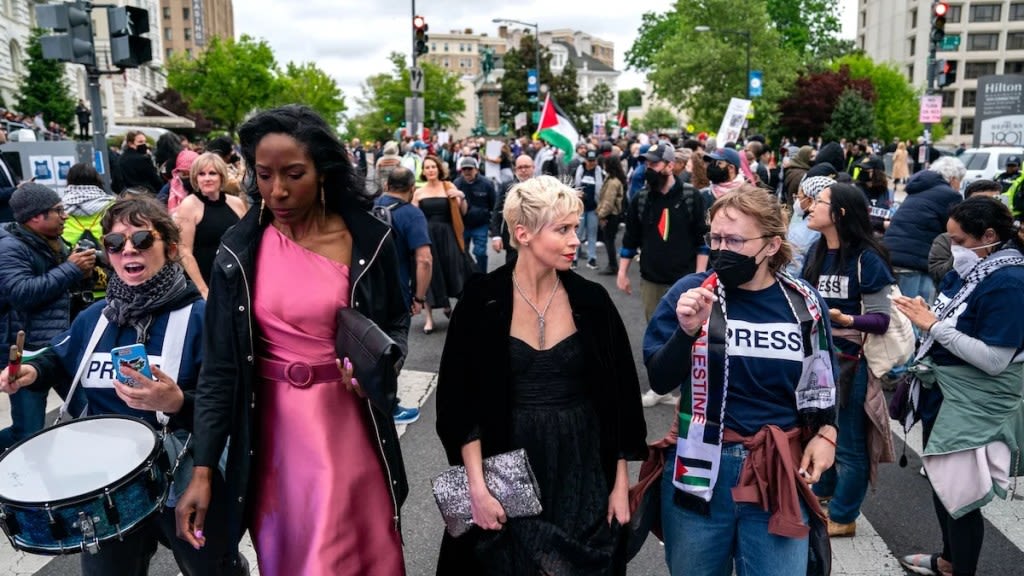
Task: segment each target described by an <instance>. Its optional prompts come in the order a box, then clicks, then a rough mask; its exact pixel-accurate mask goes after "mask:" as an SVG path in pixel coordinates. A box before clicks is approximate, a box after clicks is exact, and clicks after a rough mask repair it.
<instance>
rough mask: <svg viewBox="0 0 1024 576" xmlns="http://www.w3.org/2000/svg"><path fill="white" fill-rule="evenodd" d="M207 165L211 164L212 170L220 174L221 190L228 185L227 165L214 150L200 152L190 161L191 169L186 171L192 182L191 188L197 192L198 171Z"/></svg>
mask: <svg viewBox="0 0 1024 576" xmlns="http://www.w3.org/2000/svg"><path fill="white" fill-rule="evenodd" d="M207 166H211V167H212V168H213V170H214V172H216V173H217V174H220V189H221V191H222V192H223V191H224V188H225V187H226V186H227V185H228V165H227V164H225V163H224V159H223V158H221V157H220V156H219V155H218V154H216V153H215V152H206V153H204V154H201V155H200V156H199V157H198V158H196V159H195V161H193V162H192V169H191V170H189V173H188V181H189V182H191V183H192V189H193V190H195V191H196V192H199V178H198V175H199V171H200V170H202V169H204V168H206V167H207Z"/></svg>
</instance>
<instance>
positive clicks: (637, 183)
mask: <svg viewBox="0 0 1024 576" xmlns="http://www.w3.org/2000/svg"><path fill="white" fill-rule="evenodd" d="M650 149H651V147H650V145H648V144H641V145H640V147H639V148H637V157H636V165H635V166H634V167H633V170H632V172H630V173H629V176H628V178H629V190H628V191H627V192H626V199H627V200H629V201H630V202H632V201H633V198H635V197H636V193H637V192H639V191H640V189H641V188H643V187H644V178H646V176H645V174H646V172H647V152H649V151H650Z"/></svg>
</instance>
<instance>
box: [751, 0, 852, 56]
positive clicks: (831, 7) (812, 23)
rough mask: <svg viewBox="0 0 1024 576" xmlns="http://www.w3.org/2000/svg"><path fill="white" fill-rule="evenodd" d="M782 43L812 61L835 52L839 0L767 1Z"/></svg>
mask: <svg viewBox="0 0 1024 576" xmlns="http://www.w3.org/2000/svg"><path fill="white" fill-rule="evenodd" d="M767 9H768V15H769V16H770V17H771V19H772V22H774V23H775V28H776V29H777V30H778V31H779V34H781V35H782V43H783V44H784V45H785V46H787V47H789V48H792V49H793V50H795V51H796V52H797V53H798V54H800V55H801V56H803V57H804V61H805V62H812V61H814V60H815V59H816V58H820V57H821V56H822V55H823V54H824V53H826V52H829V51H832V50H833V49H834V47H835V43H836V41H837V36H838V34H839V30H840V23H839V2H838V0H767Z"/></svg>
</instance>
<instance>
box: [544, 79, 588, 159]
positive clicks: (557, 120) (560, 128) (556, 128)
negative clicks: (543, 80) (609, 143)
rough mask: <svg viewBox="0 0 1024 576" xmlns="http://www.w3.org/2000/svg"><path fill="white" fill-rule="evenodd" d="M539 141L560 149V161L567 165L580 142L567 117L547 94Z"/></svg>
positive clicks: (574, 128) (578, 135) (577, 133)
mask: <svg viewBox="0 0 1024 576" xmlns="http://www.w3.org/2000/svg"><path fill="white" fill-rule="evenodd" d="M538 132H539V134H540V138H541V140H544V141H545V142H548V143H549V144H551V145H552V146H554V147H555V148H558V149H560V150H561V151H562V152H563V154H562V159H563V160H564V161H565V163H566V164H568V163H569V162H570V161H571V160H572V156H573V153H574V152H575V151H576V143H577V142H579V141H580V133H579V132H577V131H576V127H575V126H573V125H572V121H571V120H569V116H567V115H566V113H565V112H562V109H561V108H559V107H558V104H555V100H554V99H553V98H551V94H550V93H549V94H548V96H547V98H546V99H545V100H544V111H543V112H541V115H540V128H539V129H538Z"/></svg>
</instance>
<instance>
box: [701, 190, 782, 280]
mask: <svg viewBox="0 0 1024 576" xmlns="http://www.w3.org/2000/svg"><path fill="white" fill-rule="evenodd" d="M729 209H732V210H735V211H737V212H739V213H740V214H746V215H747V216H750V217H751V218H753V219H754V221H755V222H757V225H758V226H759V227H760V228H761V232H763V233H764V235H765V236H769V237H775V236H778V237H779V238H781V239H782V245H781V246H780V247H779V251H778V252H776V253H775V254H773V255H772V256H771V259H770V260H769V261H768V267H769V268H770V269H771V271H772V272H778V271H779V270H780V269H782V268H785V267H786V265H787V264H789V263H790V261H791V260H793V247H792V246H791V245H790V244H789V241H788V240H786V232H787V229H786V219H785V216H783V214H782V205H781V204H779V201H778V199H777V198H775V196H774V195H773V194H771V193H770V192H766V191H765V190H764V189H762V188H759V187H757V186H754V185H753V184H743V185H742V186H740V187H739V188H737V189H735V190H733V191H732V192H728V193H726V194H724V195H722V197H721V198H719V199H717V200H715V203H714V204H712V205H711V210H710V213H709V215H708V222H709V223H710V222H711V221H712V220H714V219H715V215H717V214H718V213H719V212H722V211H724V210H729Z"/></svg>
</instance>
